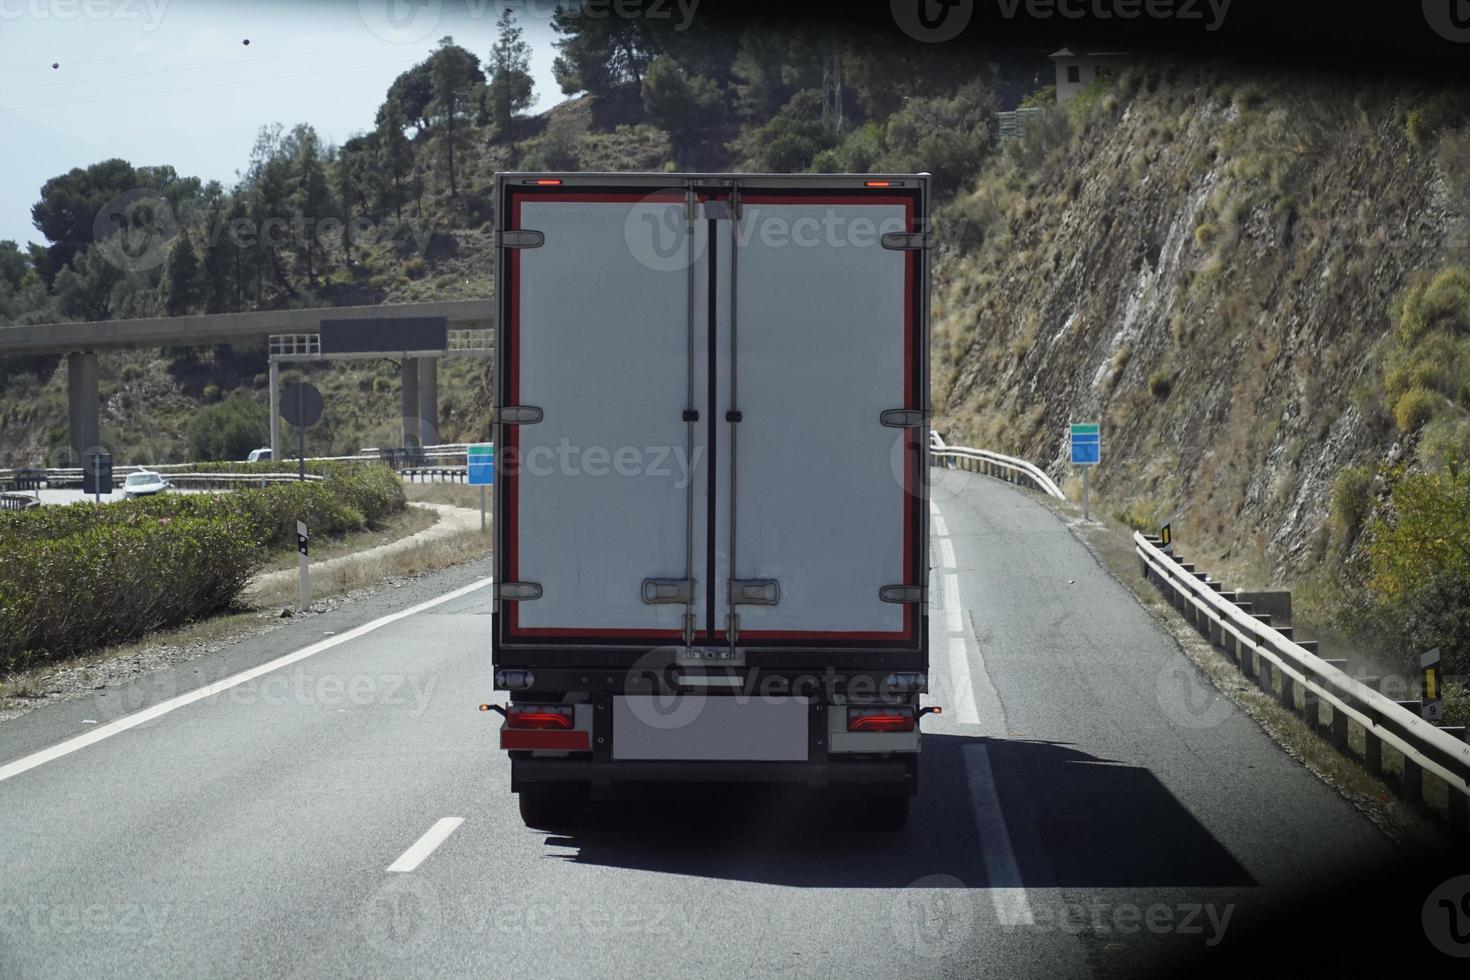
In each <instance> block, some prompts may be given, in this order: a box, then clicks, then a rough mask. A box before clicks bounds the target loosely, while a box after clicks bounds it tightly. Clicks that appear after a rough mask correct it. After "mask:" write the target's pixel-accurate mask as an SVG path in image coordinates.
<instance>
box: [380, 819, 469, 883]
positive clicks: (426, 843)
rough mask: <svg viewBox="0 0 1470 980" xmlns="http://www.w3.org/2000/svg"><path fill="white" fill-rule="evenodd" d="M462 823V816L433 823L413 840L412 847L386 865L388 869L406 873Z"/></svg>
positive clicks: (421, 862)
mask: <svg viewBox="0 0 1470 980" xmlns="http://www.w3.org/2000/svg"><path fill="white" fill-rule="evenodd" d="M462 823H464V817H445V818H444V819H443V820H440V821H439V822H437V823H435V824H434V826H432V827H430V828H429V829H428V830H427V831H425V832H424V836H422V837H420V838H419V839H418V840H416V841H414V844H413V846H412V847H410V848H409V849H408V850H406V851H404V852H403V854H402V856H401V857H399V858H398V860H397V861H394V862H393V863H392V864H390V865H388V870H389V871H398V872H402V873H405V874H406V873H408V872H409V871H412V870H413V869H414V868H417V867H418V866H419V865H421V864H423V863H424V859H425V858H427V857H428V856H429V855H430V854H433V853H434V848H436V847H438V846H439V845H440V844H442V843H444V842H445V841H446V840H448V839H449V835H450V834H452V833H454V831H455V830H456V829H457V828H458V827H459V825H460V824H462Z"/></svg>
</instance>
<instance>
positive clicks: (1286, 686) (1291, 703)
mask: <svg viewBox="0 0 1470 980" xmlns="http://www.w3.org/2000/svg"><path fill="white" fill-rule="evenodd" d="M1277 673H1279V674H1280V675H1281V695H1280V702H1281V706H1282V707H1283V708H1285V709H1286V710H1287V711H1291V712H1295V711H1296V678H1294V677H1292V676H1291V675H1290V674H1288V673H1287V672H1286V671H1284V670H1282V671H1277Z"/></svg>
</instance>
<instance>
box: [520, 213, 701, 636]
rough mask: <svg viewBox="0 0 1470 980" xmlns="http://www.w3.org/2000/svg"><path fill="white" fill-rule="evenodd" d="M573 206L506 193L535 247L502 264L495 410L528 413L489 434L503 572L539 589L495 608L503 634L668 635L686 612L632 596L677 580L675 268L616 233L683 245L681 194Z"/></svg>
mask: <svg viewBox="0 0 1470 980" xmlns="http://www.w3.org/2000/svg"><path fill="white" fill-rule="evenodd" d="M589 197H590V195H568V196H567V198H566V199H557V198H555V197H550V196H548V198H547V199H546V200H539V199H526V200H522V201H520V202H518V204H517V206H516V212H517V213H516V215H515V217H514V223H513V225H512V227H514V228H517V229H523V230H532V231H537V232H540V233H541V234H542V235H544V242H543V244H542V245H541V246H540V247H535V248H519V249H515V250H514V255H513V257H512V258H511V259H510V260H509V261H508V263H507V268H508V269H509V270H510V272H509V275H512V276H514V277H515V283H514V288H515V290H516V293H515V294H514V295H515V304H514V306H513V314H512V320H513V321H514V322H512V323H511V324H510V325H509V326H510V331H511V334H510V335H511V345H512V355H511V356H513V357H514V358H515V359H516V361H515V365H514V367H513V369H512V370H511V371H510V372H509V373H510V376H511V377H512V378H513V379H514V387H515V390H514V391H507V392H505V394H504V397H503V398H502V401H503V402H504V403H505V404H507V405H521V406H532V407H535V408H539V409H541V411H542V418H541V420H540V421H539V422H537V423H535V424H532V425H515V426H509V425H508V426H506V427H505V429H504V432H505V435H504V436H503V439H505V441H506V443H507V445H510V446H514V449H515V453H516V456H515V459H516V463H517V466H516V468H515V470H514V471H513V472H512V473H509V474H508V475H507V476H505V477H503V478H502V483H501V487H502V492H504V493H507V494H509V496H508V497H507V515H508V519H509V521H510V523H511V525H512V526H510V527H508V528H507V529H506V531H507V545H508V550H509V552H510V553H509V554H508V555H507V556H506V557H507V562H508V564H507V570H508V572H509V573H510V575H511V576H512V579H511V580H512V581H518V582H527V583H535V584H538V585H540V586H541V595H540V597H539V598H537V599H535V600H533V601H521V602H513V603H507V604H506V605H507V616H508V617H509V624H508V625H509V635H510V636H512V637H514V636H524V637H536V636H549V637H565V638H567V639H568V640H569V641H571V642H576V641H577V640H578V638H579V637H584V638H587V639H589V640H594V641H595V640H598V639H601V638H607V637H617V636H624V635H626V636H630V637H631V636H638V637H644V636H657V637H668V638H670V639H673V638H676V637H679V636H682V631H683V625H684V622H683V617H684V614H685V613H686V612H688V611H689V607H688V606H686V605H682V604H677V603H675V604H650V603H645V602H644V601H643V598H642V590H641V587H642V583H643V581H644V580H645V579H648V578H665V579H674V580H682V579H683V578H684V576H685V574H686V562H687V560H688V555H687V551H686V549H687V545H688V542H687V540H686V519H685V515H686V508H687V506H688V493H689V491H688V484H689V481H690V477H691V474H690V461H689V460H688V459H687V457H688V448H687V441H688V425H687V423H686V422H685V421H684V420H683V411H684V408H685V402H686V399H687V390H686V385H687V379H688V376H689V356H690V352H689V334H688V330H689V322H688V303H689V281H688V270H687V267H686V265H685V264H684V263H681V262H662V263H661V262H659V261H650V257H649V256H646V255H642V254H638V253H637V252H636V250H635V249H633V248H630V245H629V238H628V231H627V229H628V228H629V226H630V222H637V221H641V220H655V221H658V222H660V223H661V224H662V225H664V226H665V227H667V228H670V229H674V230H675V231H674V233H675V234H677V235H679V236H682V239H681V240H679V241H677V242H676V243H675V245H674V246H673V248H675V249H676V250H682V249H684V248H687V246H688V242H687V232H686V231H684V228H685V225H684V223H683V218H682V215H683V201H682V198H678V199H675V198H672V197H666V198H663V199H656V200H648V199H646V198H644V197H643V196H642V195H628V196H627V197H625V198H619V197H618V196H617V195H612V199H610V200H595V199H588V198H589ZM653 258H654V259H657V258H658V257H657V256H655V257H653Z"/></svg>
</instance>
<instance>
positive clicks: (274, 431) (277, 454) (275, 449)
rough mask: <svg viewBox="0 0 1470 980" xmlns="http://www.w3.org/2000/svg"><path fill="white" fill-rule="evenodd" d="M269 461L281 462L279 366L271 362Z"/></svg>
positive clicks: (276, 362)
mask: <svg viewBox="0 0 1470 980" xmlns="http://www.w3.org/2000/svg"><path fill="white" fill-rule="evenodd" d="M271 460H272V461H273V462H277V463H278V462H280V461H281V365H280V362H279V361H271Z"/></svg>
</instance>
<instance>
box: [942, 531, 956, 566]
mask: <svg viewBox="0 0 1470 980" xmlns="http://www.w3.org/2000/svg"><path fill="white" fill-rule="evenodd" d="M939 556H940V559H941V560H942V561H943V562H944V568H945V571H953V570H954V569H955V567H956V566H955V561H954V544H953V543H951V542H950V540H949V538H940V539H939Z"/></svg>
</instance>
